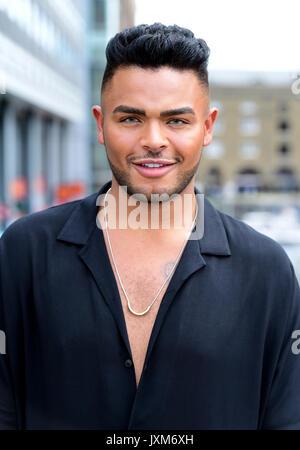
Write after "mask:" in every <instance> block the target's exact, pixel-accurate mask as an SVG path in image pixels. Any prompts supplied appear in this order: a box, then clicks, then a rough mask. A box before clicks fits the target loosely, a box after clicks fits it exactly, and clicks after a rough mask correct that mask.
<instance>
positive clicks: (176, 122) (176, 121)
mask: <svg viewBox="0 0 300 450" xmlns="http://www.w3.org/2000/svg"><path fill="white" fill-rule="evenodd" d="M168 123H170V124H171V125H185V124H187V122H186V121H185V120H183V119H171V120H169V122H168Z"/></svg>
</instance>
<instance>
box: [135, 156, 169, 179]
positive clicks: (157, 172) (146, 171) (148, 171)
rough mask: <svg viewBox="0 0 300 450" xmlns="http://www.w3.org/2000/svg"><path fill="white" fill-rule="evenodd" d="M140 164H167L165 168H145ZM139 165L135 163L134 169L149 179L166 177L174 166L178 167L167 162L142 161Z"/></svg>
mask: <svg viewBox="0 0 300 450" xmlns="http://www.w3.org/2000/svg"><path fill="white" fill-rule="evenodd" d="M138 164H166V165H165V166H164V167H143V166H139V165H138ZM138 164H137V163H136V162H135V163H133V166H134V168H135V169H136V170H137V171H138V172H139V173H140V174H141V175H143V176H144V177H148V178H155V177H161V176H163V175H165V174H166V173H168V172H170V171H171V170H172V168H173V167H174V166H176V163H174V162H170V161H166V160H151V161H150V160H149V159H148V160H142V161H139V162H138Z"/></svg>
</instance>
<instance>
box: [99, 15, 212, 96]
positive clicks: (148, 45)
mask: <svg viewBox="0 0 300 450" xmlns="http://www.w3.org/2000/svg"><path fill="white" fill-rule="evenodd" d="M209 54H210V50H209V48H208V46H207V44H206V42H205V41H204V40H203V39H197V38H196V37H195V36H194V34H193V32H192V31H190V30H188V29H187V28H181V27H179V26H178V25H172V26H166V25H163V24H161V23H154V24H153V25H138V26H135V27H131V28H127V29H126V30H124V31H122V32H120V33H117V34H116V35H115V36H114V37H113V38H112V39H111V40H110V41H109V43H108V44H107V47H106V59H107V64H106V68H105V71H104V75H103V80H102V88H101V91H102V92H103V89H104V87H105V85H106V84H107V82H108V81H109V80H111V79H112V77H113V75H114V73H115V71H116V70H117V69H118V68H121V67H129V66H138V67H141V68H144V69H148V68H149V69H157V68H159V67H162V66H168V67H171V68H174V69H179V70H187V69H190V70H194V72H195V73H196V75H197V76H198V78H199V80H200V82H201V83H202V84H203V85H204V86H205V87H206V88H208V73H207V64H208V58H209Z"/></svg>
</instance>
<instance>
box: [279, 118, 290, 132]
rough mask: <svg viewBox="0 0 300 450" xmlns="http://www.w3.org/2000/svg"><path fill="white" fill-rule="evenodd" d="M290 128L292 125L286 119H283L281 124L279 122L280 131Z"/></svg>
mask: <svg viewBox="0 0 300 450" xmlns="http://www.w3.org/2000/svg"><path fill="white" fill-rule="evenodd" d="M289 128H290V125H289V123H288V122H287V121H286V120H282V121H281V122H279V124H278V129H279V130H280V131H283V132H286V131H288V130H289Z"/></svg>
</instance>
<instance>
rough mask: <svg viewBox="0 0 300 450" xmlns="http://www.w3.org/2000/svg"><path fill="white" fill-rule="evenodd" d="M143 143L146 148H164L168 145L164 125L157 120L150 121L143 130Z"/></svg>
mask: <svg viewBox="0 0 300 450" xmlns="http://www.w3.org/2000/svg"><path fill="white" fill-rule="evenodd" d="M141 145H142V147H143V148H144V149H146V150H152V151H153V150H163V149H164V148H166V147H167V146H168V139H167V136H166V134H165V133H164V130H163V126H162V125H161V124H160V123H158V122H156V121H149V123H147V124H146V125H145V126H144V127H143V131H142V137H141Z"/></svg>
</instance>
